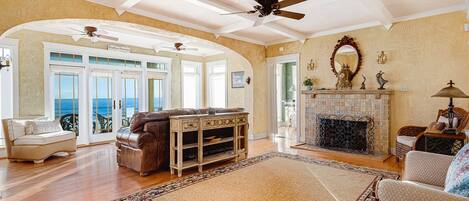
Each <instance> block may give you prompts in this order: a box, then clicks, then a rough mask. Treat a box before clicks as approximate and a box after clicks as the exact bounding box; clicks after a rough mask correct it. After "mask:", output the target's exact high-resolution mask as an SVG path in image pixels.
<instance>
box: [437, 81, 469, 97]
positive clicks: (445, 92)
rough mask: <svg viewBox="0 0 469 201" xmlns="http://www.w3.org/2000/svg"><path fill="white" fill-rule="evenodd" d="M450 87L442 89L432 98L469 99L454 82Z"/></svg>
mask: <svg viewBox="0 0 469 201" xmlns="http://www.w3.org/2000/svg"><path fill="white" fill-rule="evenodd" d="M450 83H451V84H450V86H449V87H445V88H443V89H441V90H440V91H439V92H438V93H436V94H435V95H433V96H432V97H445V98H469V96H468V95H466V94H465V93H464V92H462V91H461V89H459V88H457V87H454V86H453V83H452V81H451V82H450Z"/></svg>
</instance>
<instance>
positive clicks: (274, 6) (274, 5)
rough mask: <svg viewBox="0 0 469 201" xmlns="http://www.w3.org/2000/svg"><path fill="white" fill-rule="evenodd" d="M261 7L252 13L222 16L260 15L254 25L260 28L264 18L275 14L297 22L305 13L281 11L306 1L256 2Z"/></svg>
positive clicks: (264, 0)
mask: <svg viewBox="0 0 469 201" xmlns="http://www.w3.org/2000/svg"><path fill="white" fill-rule="evenodd" d="M255 1H256V2H257V3H258V4H259V5H255V6H254V7H253V8H254V10H250V11H241V12H233V13H225V14H221V15H233V14H239V13H246V14H255V13H259V15H258V19H257V20H256V22H255V23H254V26H258V25H261V24H262V21H263V18H264V17H266V16H268V15H270V14H273V15H276V16H282V17H286V18H290V19H295V20H300V19H303V17H304V16H305V14H303V13H296V12H290V11H285V10H280V9H282V8H285V7H288V6H291V5H295V4H299V3H301V2H304V1H306V0H283V1H280V2H279V0H255Z"/></svg>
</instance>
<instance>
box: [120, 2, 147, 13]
mask: <svg viewBox="0 0 469 201" xmlns="http://www.w3.org/2000/svg"><path fill="white" fill-rule="evenodd" d="M140 1H142V0H125V1H124V2H122V3H121V4H120V5H119V6H117V7H116V8H115V10H116V12H117V14H118V15H122V14H124V12H125V11H127V10H128V9H129V8H132V7H134V6H135V5H137V4H138V3H139V2H140Z"/></svg>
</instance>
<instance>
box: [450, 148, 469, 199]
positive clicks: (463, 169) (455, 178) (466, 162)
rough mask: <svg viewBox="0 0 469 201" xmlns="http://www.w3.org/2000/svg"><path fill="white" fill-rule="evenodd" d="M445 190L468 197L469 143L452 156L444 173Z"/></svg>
mask: <svg viewBox="0 0 469 201" xmlns="http://www.w3.org/2000/svg"><path fill="white" fill-rule="evenodd" d="M445 191H446V192H448V193H454V194H458V195H462V196H464V197H469V144H466V145H465V146H464V147H463V148H462V149H461V150H459V152H458V153H457V154H456V156H455V157H454V158H453V161H452V162H451V165H450V166H449V168H448V173H447V174H446V182H445Z"/></svg>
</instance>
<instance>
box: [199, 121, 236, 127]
mask: <svg viewBox="0 0 469 201" xmlns="http://www.w3.org/2000/svg"><path fill="white" fill-rule="evenodd" d="M234 125H235V119H233V118H220V119H204V120H202V127H203V128H206V129H211V128H225V127H233V126H234Z"/></svg>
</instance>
